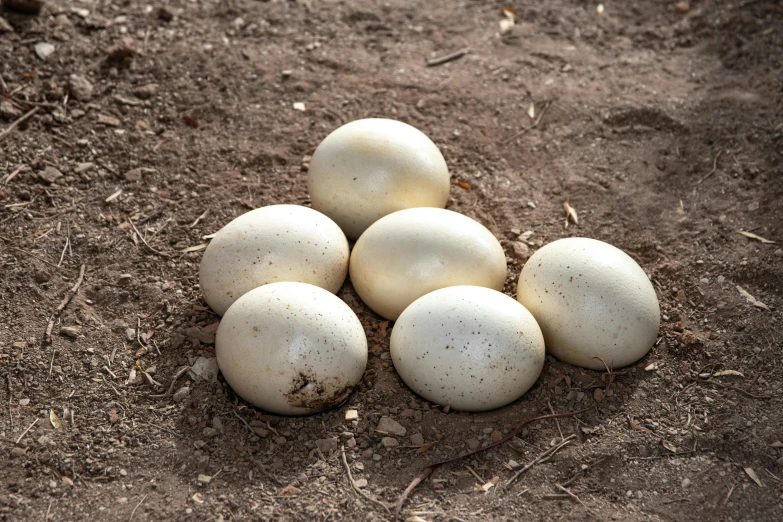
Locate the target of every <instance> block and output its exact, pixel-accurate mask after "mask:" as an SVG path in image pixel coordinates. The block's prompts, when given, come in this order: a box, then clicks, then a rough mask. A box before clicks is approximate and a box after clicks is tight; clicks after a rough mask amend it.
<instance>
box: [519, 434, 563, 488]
mask: <svg viewBox="0 0 783 522" xmlns="http://www.w3.org/2000/svg"><path fill="white" fill-rule="evenodd" d="M575 438H576V435H569V436H568V438H565V439H563V442H561V443H560V444H558V445H557V446H552V447H551V448H549V449H547V450H546V451H544V452H543V453H541V454H540V455H539V456H537V457H536V458H535V459H533V460H531V461H530V462H529V463H528V464H525V467H523V468H522V469H520V470H519V471H517V472H516V473H515V474H514V476H513V477H511V478H510V479H509V480H508V482H506V486H510V485H511V484H513V483H514V481H515V480H516V479H517V478H519V476H520V475H521V474H522V473H524V472H525V471H527V470H529V469H530V468H532V467H533V466H535V465H536V464H538V463H539V462H541V461H542V460H544V459H545V458H546V457H549V456H551V455H554V454H555V453H557V452H558V451H559V450H560V448H563V447H565V446H567V445H569V444H571V442H572V441H573V440H574V439H575Z"/></svg>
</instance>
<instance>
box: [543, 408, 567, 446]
mask: <svg viewBox="0 0 783 522" xmlns="http://www.w3.org/2000/svg"><path fill="white" fill-rule="evenodd" d="M547 404H549V411H551V412H552V414H553V415H554V413H555V409H554V408H553V407H552V403H551V402H548V403H547ZM555 426H557V431H558V433H560V440H561V441H563V440H565V437H563V430H561V429H560V422H559V421H558V420H557V419H555Z"/></svg>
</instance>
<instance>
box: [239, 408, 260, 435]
mask: <svg viewBox="0 0 783 522" xmlns="http://www.w3.org/2000/svg"><path fill="white" fill-rule="evenodd" d="M234 415H236V418H237V419H239V420H241V421H242V424H244V425H245V426H246V427H247V429H248V431H250V433H252V434H253V435H255V436H256V437H258V433H256V432H255V431H254V430H253V426H251V425H250V424H248V423H247V421H246V420H245V419H243V418H242V416H241V415H240V414H238V413H237V412H234Z"/></svg>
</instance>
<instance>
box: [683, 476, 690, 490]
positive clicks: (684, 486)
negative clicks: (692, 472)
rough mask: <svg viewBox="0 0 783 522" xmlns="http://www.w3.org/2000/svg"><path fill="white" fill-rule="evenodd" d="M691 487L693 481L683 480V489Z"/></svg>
mask: <svg viewBox="0 0 783 522" xmlns="http://www.w3.org/2000/svg"><path fill="white" fill-rule="evenodd" d="M690 485H691V480H690V479H687V478H686V479H683V480H682V487H683V488H687V487H689V486H690Z"/></svg>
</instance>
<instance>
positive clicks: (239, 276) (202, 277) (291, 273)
mask: <svg viewBox="0 0 783 522" xmlns="http://www.w3.org/2000/svg"><path fill="white" fill-rule="evenodd" d="M349 256H350V252H349V249H348V240H347V239H346V238H345V234H343V232H342V230H340V227H338V226H337V224H336V223H335V222H334V221H332V220H331V219H329V218H328V217H326V216H324V215H323V214H321V213H320V212H317V211H315V210H313V209H311V208H307V207H300V206H298V205H271V206H268V207H262V208H257V209H255V210H251V211H250V212H247V213H246V214H242V215H241V216H239V217H238V218H236V219H234V220H233V221H231V222H230V223H229V224H228V225H226V226H225V227H223V228H222V229H220V231H219V232H218V233H217V234H216V235H215V237H214V238H213V239H212V241H211V242H210V244H209V246H208V247H207V250H206V251H205V252H204V257H203V258H202V259H201V268H200V270H199V283H200V285H201V292H202V293H203V295H204V300H205V301H206V302H207V304H208V305H209V306H210V308H212V309H213V310H214V311H215V312H216V313H217V314H219V315H223V314H224V313H225V312H226V310H228V307H229V306H231V303H233V302H234V301H236V300H237V299H239V297H241V296H242V294H244V293H245V292H248V291H250V290H252V289H253V288H256V287H259V286H261V285H265V284H268V283H276V282H281V281H296V282H300V283H310V284H313V285H316V286H320V287H321V288H325V289H326V290H329V291H330V292H332V293H336V292H337V291H338V290H339V289H340V287H341V286H342V284H343V281H345V276H346V274H347V272H348V259H349Z"/></svg>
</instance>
